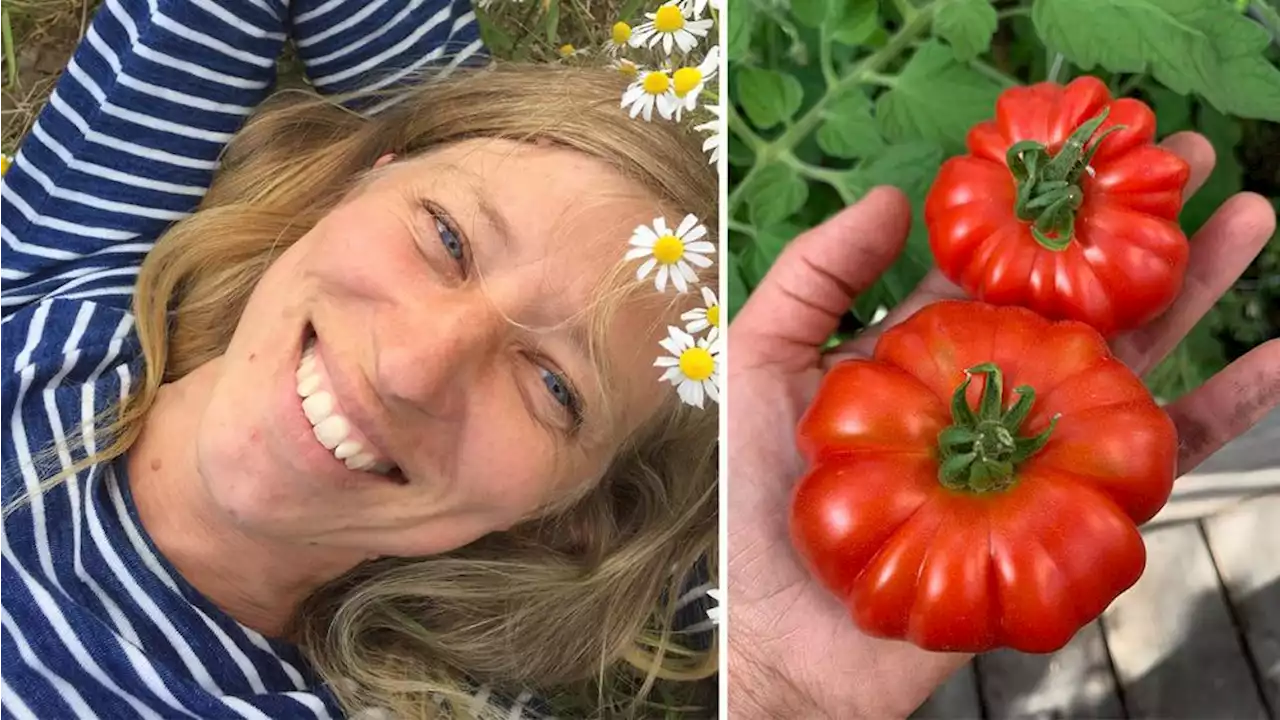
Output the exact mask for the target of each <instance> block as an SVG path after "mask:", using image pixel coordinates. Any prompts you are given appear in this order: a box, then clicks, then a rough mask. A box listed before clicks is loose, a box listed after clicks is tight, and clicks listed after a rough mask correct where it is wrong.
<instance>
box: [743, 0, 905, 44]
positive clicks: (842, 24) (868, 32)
mask: <svg viewBox="0 0 1280 720" xmlns="http://www.w3.org/2000/svg"><path fill="white" fill-rule="evenodd" d="M841 5H842V7H840V8H839V9H838V10H837V12H836V13H834V14H833V17H832V18H831V22H830V28H831V39H832V40H835V41H836V42H838V43H843V44H845V45H862V44H863V43H865V42H866V41H867V40H868V39H869V38H870V37H871V36H872V35H874V34H875V32H876V30H879V29H880V12H879V7H878V3H877V2H876V0H844V2H843V3H841ZM735 7H736V6H735ZM734 12H737V11H736V10H735V11H734Z"/></svg>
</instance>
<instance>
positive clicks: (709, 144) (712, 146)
mask: <svg viewBox="0 0 1280 720" xmlns="http://www.w3.org/2000/svg"><path fill="white" fill-rule="evenodd" d="M704 107H706V109H707V111H708V112H710V113H711V114H712V115H715V119H714V120H709V121H707V122H704V123H702V124H701V125H694V126H693V129H694V130H697V131H698V132H705V133H711V134H710V135H708V136H707V139H706V141H704V142H703V143H702V151H703V152H705V153H710V154H711V160H710V161H709V164H711V165H714V164H715V163H716V162H717V161H718V160H719V159H720V147H721V146H722V145H723V144H724V120H722V119H721V117H720V106H719V105H706V106H704Z"/></svg>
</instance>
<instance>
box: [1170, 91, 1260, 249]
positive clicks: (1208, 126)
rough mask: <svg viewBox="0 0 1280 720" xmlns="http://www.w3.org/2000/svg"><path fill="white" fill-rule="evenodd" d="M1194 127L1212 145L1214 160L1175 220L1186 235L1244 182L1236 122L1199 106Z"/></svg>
mask: <svg viewBox="0 0 1280 720" xmlns="http://www.w3.org/2000/svg"><path fill="white" fill-rule="evenodd" d="M1196 127H1197V129H1198V130H1199V131H1200V132H1201V134H1203V135H1204V136H1205V137H1206V138H1208V140H1209V142H1210V143H1211V144H1212V145H1213V151H1214V154H1215V155H1216V157H1217V159H1216V161H1215V162H1214V164H1213V172H1211V173H1209V177H1208V178H1207V179H1206V180H1205V182H1204V185H1202V186H1201V187H1200V189H1199V190H1197V191H1196V194H1195V195H1192V196H1191V197H1190V198H1189V199H1188V200H1187V202H1186V204H1185V205H1183V206H1182V214H1181V216H1180V217H1179V218H1178V219H1179V221H1180V222H1181V224H1182V229H1183V232H1185V233H1187V236H1188V237H1190V236H1191V235H1193V234H1195V232H1196V231H1197V230H1199V229H1200V227H1201V226H1202V225H1204V224H1205V223H1206V222H1208V220H1209V217H1210V216H1212V215H1213V213H1214V212H1215V211H1217V209H1218V206H1220V205H1222V203H1224V202H1226V200H1227V198H1229V197H1231V196H1232V195H1234V194H1236V193H1238V192H1240V190H1241V189H1242V187H1243V183H1244V168H1243V167H1242V166H1241V164H1240V160H1239V159H1238V158H1237V157H1236V146H1238V145H1239V144H1240V138H1241V129H1240V123H1239V122H1236V121H1235V120H1232V119H1231V118H1228V117H1227V116H1225V115H1223V114H1222V113H1220V112H1218V111H1216V110H1214V109H1213V108H1211V107H1206V106H1201V108H1200V112H1199V113H1198V117H1197V122H1196Z"/></svg>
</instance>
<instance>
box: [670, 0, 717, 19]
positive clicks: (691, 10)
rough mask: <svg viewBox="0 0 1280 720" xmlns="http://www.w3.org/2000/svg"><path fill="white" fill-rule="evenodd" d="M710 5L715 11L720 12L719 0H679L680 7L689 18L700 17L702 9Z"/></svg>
mask: <svg viewBox="0 0 1280 720" xmlns="http://www.w3.org/2000/svg"><path fill="white" fill-rule="evenodd" d="M707 5H710V6H711V7H712V9H714V10H715V11H716V12H720V6H721V2H720V0H710V1H708V0H680V9H681V10H682V11H684V14H685V15H687V16H688V17H691V18H700V17H702V11H703V10H706V9H707Z"/></svg>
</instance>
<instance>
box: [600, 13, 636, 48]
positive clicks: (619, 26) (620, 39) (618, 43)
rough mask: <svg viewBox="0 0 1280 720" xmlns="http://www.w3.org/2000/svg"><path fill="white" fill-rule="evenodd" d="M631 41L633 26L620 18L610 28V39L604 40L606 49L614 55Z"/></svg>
mask: <svg viewBox="0 0 1280 720" xmlns="http://www.w3.org/2000/svg"><path fill="white" fill-rule="evenodd" d="M630 42H631V26H630V25H628V24H626V23H625V22H623V21H621V20H619V21H618V22H616V23H614V24H613V27H612V28H611V29H610V30H609V39H608V40H605V41H604V51H605V52H606V53H608V54H609V55H611V56H613V57H617V55H618V53H620V52H622V49H623V48H625V47H626V46H627V44H628V43H630Z"/></svg>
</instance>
